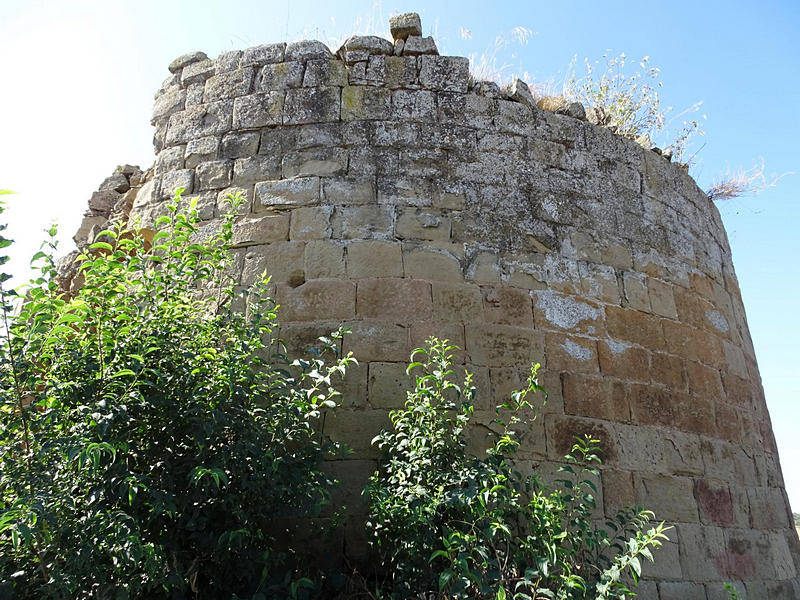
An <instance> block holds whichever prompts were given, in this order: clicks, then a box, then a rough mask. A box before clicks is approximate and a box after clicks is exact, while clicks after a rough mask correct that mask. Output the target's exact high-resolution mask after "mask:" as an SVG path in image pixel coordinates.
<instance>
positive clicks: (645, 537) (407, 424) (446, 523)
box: [366, 339, 666, 600]
mask: <svg viewBox="0 0 800 600" xmlns="http://www.w3.org/2000/svg"><path fill="white" fill-rule="evenodd" d="M454 349H455V347H454V346H448V345H447V343H446V341H445V342H440V341H438V340H436V339H432V340H430V341H429V347H428V348H427V349H417V350H415V351H414V354H413V355H412V361H414V359H415V358H416V359H418V360H417V361H415V362H412V363H411V364H410V366H409V372H412V371H413V372H415V373H416V386H415V389H414V390H413V391H412V392H409V395H408V400H407V401H406V404H405V408H403V409H400V410H395V411H392V413H391V415H390V416H391V420H392V424H393V430H392V431H384V432H383V433H381V434H380V435H379V436H378V437H377V438H376V440H375V443H376V444H377V445H378V447H379V448H380V449H381V450H382V451H383V453H384V459H383V461H382V463H381V467H380V469H379V471H377V472H376V473H375V474H374V475H373V477H372V478H371V480H370V482H369V485H368V487H367V489H366V494H367V496H368V497H369V501H370V515H369V522H368V529H369V532H370V535H371V539H372V543H373V544H374V546H375V548H376V549H377V550H378V552H379V553H380V556H381V559H382V564H383V567H385V569H386V573H387V576H388V578H389V581H388V583H387V586H386V587H387V588H388V591H389V592H390V593H391V595H392V596H393V597H395V598H409V597H423V596H424V595H425V594H438V597H448V598H450V597H453V598H496V599H503V598H506V597H512V598H519V599H526V600H527V599H533V598H560V599H567V598H570V599H573V598H574V599H578V598H581V599H582V598H623V597H626V596H630V595H632V593H631V592H630V591H629V589H628V588H627V587H626V585H625V584H624V583H623V582H622V577H623V574H625V573H628V574H629V575H630V577H631V578H632V580H633V582H634V583H636V582H637V580H638V576H639V573H640V569H641V565H640V558H641V557H645V558H648V559H650V560H652V556H651V554H650V548H656V547H658V546H659V545H660V543H661V540H662V539H666V535H665V534H664V531H665V528H664V524H663V523H661V524H660V525H657V526H655V527H653V528H651V529H647V530H645V528H646V525H647V523H648V521H649V520H650V518H651V517H652V513H650V512H648V511H646V510H643V509H641V508H636V509H627V510H623V511H620V513H619V514H618V515H617V517H616V519H614V520H612V521H608V522H607V523H606V524H605V527H597V526H595V524H594V522H593V515H592V511H593V509H594V508H595V501H594V495H593V494H594V493H595V483H594V479H596V477H597V476H598V471H597V469H596V465H597V464H598V463H599V462H600V461H599V458H598V457H597V454H596V451H597V450H598V448H597V446H596V445H595V444H596V442H597V441H596V440H593V439H591V438H586V439H581V440H578V442H577V443H576V444H575V447H574V449H573V452H572V453H571V454H570V455H568V456H567V457H566V460H567V465H566V466H564V467H562V469H561V472H562V473H563V476H564V477H563V479H562V480H559V481H558V482H557V483H559V486H560V487H558V488H555V489H551V488H549V487H548V486H547V485H545V484H544V483H543V482H542V481H541V480H540V479H538V478H537V477H535V476H534V477H527V478H526V477H522V476H521V475H520V473H518V472H517V471H516V470H515V469H514V465H513V463H512V461H511V459H512V457H513V455H514V452H515V450H516V449H517V447H518V446H519V443H520V442H519V434H518V433H517V431H516V429H515V428H516V427H517V426H518V425H524V423H525V422H526V418H525V417H524V415H525V414H526V413H530V412H531V411H532V410H533V406H532V404H531V401H530V400H529V399H528V397H529V396H531V395H533V394H536V393H541V392H542V388H541V387H540V386H539V384H538V383H537V379H536V373H537V368H538V365H536V366H534V368H533V369H532V371H531V374H530V377H529V378H528V381H527V386H526V387H525V388H524V389H522V390H520V391H517V392H514V393H513V394H511V397H510V399H509V401H508V402H507V403H506V404H504V405H502V406H501V407H499V409H498V411H499V412H498V418H497V419H496V420H495V421H494V424H495V425H496V429H497V432H496V436H495V441H494V444H493V445H492V447H491V448H490V449H489V450H488V452H487V455H486V457H484V458H477V457H474V456H469V455H468V453H467V452H466V441H465V431H466V428H467V427H468V425H469V421H470V418H471V416H472V413H473V403H472V400H473V397H474V393H475V391H474V389H473V387H472V384H471V378H470V376H469V375H467V377H466V379H465V381H464V383H463V385H461V386H459V385H456V384H455V383H453V382H452V381H451V379H452V375H453V372H452V370H451V368H450V367H451V354H452V352H453V350H454ZM501 415H505V416H504V417H502V418H501ZM533 416H535V413H533ZM531 418H532V417H531Z"/></svg>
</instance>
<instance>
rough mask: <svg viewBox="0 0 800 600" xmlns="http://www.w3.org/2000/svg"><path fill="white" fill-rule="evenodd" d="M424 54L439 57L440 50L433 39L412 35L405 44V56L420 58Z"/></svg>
mask: <svg viewBox="0 0 800 600" xmlns="http://www.w3.org/2000/svg"><path fill="white" fill-rule="evenodd" d="M422 54H431V55H438V54H439V49H438V48H437V47H436V42H435V41H434V39H433V38H432V37H430V36H429V37H422V36H421V35H410V36H408V38H407V39H406V41H405V44H403V56H420V55H422Z"/></svg>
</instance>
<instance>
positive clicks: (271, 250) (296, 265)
mask: <svg viewBox="0 0 800 600" xmlns="http://www.w3.org/2000/svg"><path fill="white" fill-rule="evenodd" d="M304 252H305V246H304V244H303V242H275V243H272V244H269V245H265V246H252V247H251V248H249V249H248V251H247V253H246V254H245V258H244V268H243V271H242V282H241V283H242V285H245V286H247V285H252V284H253V283H255V282H256V281H259V280H260V278H261V276H262V274H263V273H264V272H266V274H267V275H268V276H270V277H272V283H286V282H291V283H293V284H296V283H301V282H302V281H303V280H304V278H305V275H304V272H303V253H304ZM320 318H321V317H320ZM285 320H287V321H292V320H298V319H285Z"/></svg>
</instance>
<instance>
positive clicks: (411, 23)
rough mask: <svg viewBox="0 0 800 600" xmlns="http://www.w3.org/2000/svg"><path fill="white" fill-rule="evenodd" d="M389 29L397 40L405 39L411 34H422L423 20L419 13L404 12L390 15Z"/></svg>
mask: <svg viewBox="0 0 800 600" xmlns="http://www.w3.org/2000/svg"><path fill="white" fill-rule="evenodd" d="M389 31H390V32H391V33H392V38H393V39H395V40H405V39H407V38H408V36H410V35H422V21H421V20H420V18H419V14H417V13H413V12H412V13H403V14H401V15H394V16H392V17H389Z"/></svg>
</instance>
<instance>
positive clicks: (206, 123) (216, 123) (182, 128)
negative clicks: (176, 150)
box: [166, 99, 238, 146]
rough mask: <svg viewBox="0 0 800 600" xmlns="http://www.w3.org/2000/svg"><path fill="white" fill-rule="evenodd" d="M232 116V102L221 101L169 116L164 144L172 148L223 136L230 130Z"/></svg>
mask: <svg viewBox="0 0 800 600" xmlns="http://www.w3.org/2000/svg"><path fill="white" fill-rule="evenodd" d="M237 100H238V99H237ZM232 114H233V102H232V101H230V100H222V101H220V102H212V103H210V104H204V105H202V106H192V107H190V108H187V109H186V110H183V111H181V112H177V113H175V114H173V115H170V117H169V125H168V126H167V136H166V143H167V145H169V146H174V145H176V144H183V143H186V142H188V141H189V140H194V139H197V138H200V137H204V136H212V135H220V134H223V133H225V132H227V131H229V130H230V128H231V117H232Z"/></svg>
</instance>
